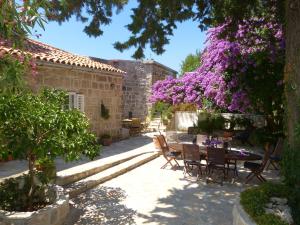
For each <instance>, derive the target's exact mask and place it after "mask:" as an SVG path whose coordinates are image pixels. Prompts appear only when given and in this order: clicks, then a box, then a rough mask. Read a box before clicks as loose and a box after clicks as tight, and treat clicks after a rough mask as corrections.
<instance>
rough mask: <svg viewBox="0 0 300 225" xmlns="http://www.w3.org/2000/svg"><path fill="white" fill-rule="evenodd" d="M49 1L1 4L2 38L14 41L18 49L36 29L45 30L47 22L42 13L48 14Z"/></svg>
mask: <svg viewBox="0 0 300 225" xmlns="http://www.w3.org/2000/svg"><path fill="white" fill-rule="evenodd" d="M48 3H49V1H46V0H39V1H36V0H33V1H15V0H9V1H1V2H0V38H4V39H7V40H10V41H12V43H13V44H14V45H17V46H18V47H21V46H22V44H23V43H22V41H23V40H24V38H25V37H26V36H27V34H32V30H33V28H34V27H36V26H39V27H41V28H44V23H45V22H46V20H45V18H43V15H42V11H43V12H46V11H47V8H48V6H49V5H48ZM42 9H43V10H42Z"/></svg>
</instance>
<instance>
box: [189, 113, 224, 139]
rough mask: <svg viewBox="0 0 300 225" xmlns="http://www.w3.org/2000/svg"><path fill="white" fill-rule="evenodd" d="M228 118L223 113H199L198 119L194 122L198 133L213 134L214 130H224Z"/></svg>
mask: <svg viewBox="0 0 300 225" xmlns="http://www.w3.org/2000/svg"><path fill="white" fill-rule="evenodd" d="M225 122H226V119H225V118H224V117H223V116H222V115H221V114H214V113H206V112H204V113H199V114H198V120H197V122H196V123H195V124H194V127H196V129H197V133H203V132H204V133H206V134H209V135H211V134H212V133H213V132H214V131H218V130H223V129H224V127H225Z"/></svg>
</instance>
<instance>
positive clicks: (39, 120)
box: [0, 90, 99, 160]
mask: <svg viewBox="0 0 300 225" xmlns="http://www.w3.org/2000/svg"><path fill="white" fill-rule="evenodd" d="M65 98H66V93H65V92H62V91H55V90H44V91H43V92H41V93H40V94H37V95H34V94H31V93H20V94H11V95H9V94H2V95H1V96H0V106H1V107H0V142H1V146H0V149H1V153H3V152H7V151H11V152H12V154H13V156H14V157H15V158H19V159H26V158H27V157H28V156H29V155H31V154H33V155H34V156H35V157H36V158H37V159H39V158H45V157H50V158H54V157H56V156H63V157H64V158H65V159H66V160H76V159H79V158H80V155H81V154H85V155H87V156H88V157H90V158H94V157H95V156H96V155H97V154H98V152H99V148H98V146H96V145H95V140H96V139H95V136H94V135H93V134H91V133H90V132H89V131H88V129H89V122H88V120H87V119H86V117H85V116H84V115H83V114H82V113H81V112H79V111H78V110H63V109H62V106H63V103H64V101H65Z"/></svg>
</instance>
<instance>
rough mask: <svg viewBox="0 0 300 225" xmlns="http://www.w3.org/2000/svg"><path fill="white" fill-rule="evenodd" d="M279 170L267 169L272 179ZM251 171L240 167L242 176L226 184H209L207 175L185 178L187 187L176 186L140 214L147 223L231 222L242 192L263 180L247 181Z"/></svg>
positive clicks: (273, 179)
mask: <svg viewBox="0 0 300 225" xmlns="http://www.w3.org/2000/svg"><path fill="white" fill-rule="evenodd" d="M274 173H277V172H276V171H266V172H265V173H264V176H265V177H266V178H267V179H268V180H269V181H271V180H272V181H275V182H276V181H278V179H279V177H277V176H275V177H274ZM247 174H248V171H245V170H239V177H238V178H237V179H236V180H235V181H234V182H233V183H232V180H231V179H230V178H229V179H226V180H225V181H224V184H223V186H221V185H220V184H218V183H214V182H209V183H208V184H206V177H205V176H203V177H202V178H201V179H200V180H198V181H197V180H196V179H195V177H189V176H187V177H186V178H182V179H181V180H188V181H189V183H188V184H187V185H185V186H184V187H183V188H172V189H171V190H169V194H168V195H167V196H164V197H162V198H159V199H158V200H157V202H158V203H157V205H156V206H155V208H154V209H153V210H152V211H151V212H150V213H149V214H142V213H138V214H137V217H140V218H142V221H143V224H159V225H202V224H203V225H204V224H205V225H208V224H210V225H218V224H222V225H227V224H228V225H231V224H232V208H233V205H234V203H235V201H237V199H238V196H239V194H240V192H241V191H243V190H244V189H246V188H248V187H251V186H253V185H257V184H259V183H260V182H259V181H258V180H256V179H253V180H252V181H251V182H250V183H249V184H247V185H246V184H244V181H245V177H246V176H247Z"/></svg>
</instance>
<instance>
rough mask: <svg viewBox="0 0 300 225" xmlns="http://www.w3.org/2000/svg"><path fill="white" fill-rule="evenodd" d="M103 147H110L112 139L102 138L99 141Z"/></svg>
mask: <svg viewBox="0 0 300 225" xmlns="http://www.w3.org/2000/svg"><path fill="white" fill-rule="evenodd" d="M101 142H102V145H103V146H110V145H111V144H112V139H111V138H103V139H102V140H101Z"/></svg>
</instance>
